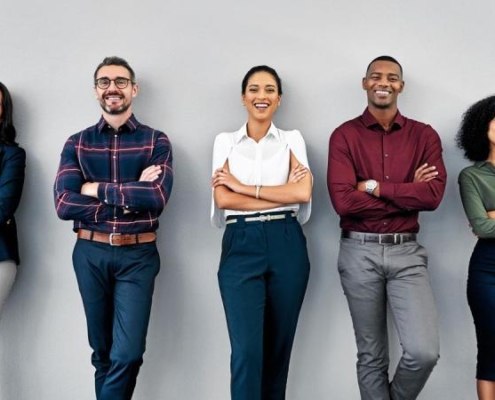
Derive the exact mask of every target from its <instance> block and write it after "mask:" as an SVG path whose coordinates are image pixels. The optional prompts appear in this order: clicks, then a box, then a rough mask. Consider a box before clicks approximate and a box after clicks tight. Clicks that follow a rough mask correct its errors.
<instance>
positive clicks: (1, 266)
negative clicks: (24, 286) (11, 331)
mask: <svg viewBox="0 0 495 400" xmlns="http://www.w3.org/2000/svg"><path fill="white" fill-rule="evenodd" d="M16 275H17V265H16V263H15V261H13V260H5V261H0V316H1V314H2V309H3V306H4V304H5V300H7V297H8V296H9V293H10V290H11V289H12V285H13V284H14V281H15V276H16Z"/></svg>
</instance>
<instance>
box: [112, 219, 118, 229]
mask: <svg viewBox="0 0 495 400" xmlns="http://www.w3.org/2000/svg"><path fill="white" fill-rule="evenodd" d="M113 219H117V217H113ZM113 229H115V228H113Z"/></svg>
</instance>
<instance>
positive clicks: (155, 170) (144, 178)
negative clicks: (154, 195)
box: [139, 165, 162, 182]
mask: <svg viewBox="0 0 495 400" xmlns="http://www.w3.org/2000/svg"><path fill="white" fill-rule="evenodd" d="M161 173H162V167H160V166H159V165H150V166H149V167H147V168H145V169H144V170H143V172H141V176H140V177H139V182H153V181H155V180H157V179H158V177H159V176H160V174H161Z"/></svg>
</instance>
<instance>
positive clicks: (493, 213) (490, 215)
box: [486, 210, 495, 219]
mask: <svg viewBox="0 0 495 400" xmlns="http://www.w3.org/2000/svg"><path fill="white" fill-rule="evenodd" d="M486 213H487V214H488V218H490V219H495V210H493V211H487V212H486Z"/></svg>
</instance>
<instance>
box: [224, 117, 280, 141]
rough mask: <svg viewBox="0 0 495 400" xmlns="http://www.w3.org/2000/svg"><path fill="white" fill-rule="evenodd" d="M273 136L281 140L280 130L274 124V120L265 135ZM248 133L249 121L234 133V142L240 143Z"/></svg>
mask: <svg viewBox="0 0 495 400" xmlns="http://www.w3.org/2000/svg"><path fill="white" fill-rule="evenodd" d="M269 136H273V137H274V138H275V139H277V140H280V132H279V131H278V129H277V127H276V126H275V125H274V124H273V122H272V123H271V125H270V128H268V132H267V133H266V135H265V137H269ZM248 137H249V136H248V133H247V122H246V123H245V124H244V125H243V126H242V127H241V129H239V130H238V131H237V132H236V133H235V134H234V143H236V144H237V143H239V142H240V141H241V140H245V139H247V138H248Z"/></svg>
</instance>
